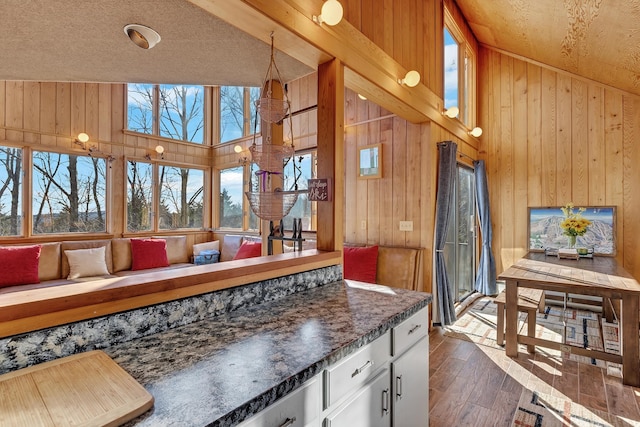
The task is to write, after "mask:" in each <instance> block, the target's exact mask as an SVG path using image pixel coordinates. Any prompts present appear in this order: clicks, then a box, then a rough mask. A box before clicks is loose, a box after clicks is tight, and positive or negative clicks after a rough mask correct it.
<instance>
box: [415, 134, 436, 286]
mask: <svg viewBox="0 0 640 427" xmlns="http://www.w3.org/2000/svg"><path fill="white" fill-rule="evenodd" d="M434 126H437V125H434V124H432V123H423V124H422V125H421V126H420V134H421V135H420V171H421V173H419V174H418V177H417V179H418V180H419V181H420V203H421V206H420V246H421V247H423V248H424V259H423V268H422V272H423V277H422V287H423V289H419V290H423V291H425V292H432V290H433V286H432V280H433V279H432V275H431V272H432V270H433V269H432V268H431V265H432V262H433V252H432V248H433V230H434V229H435V210H436V203H435V199H436V179H437V173H436V171H437V169H438V163H437V162H438V151H437V145H436V143H435V141H434V140H433V139H432V138H431V132H432V127H434Z"/></svg>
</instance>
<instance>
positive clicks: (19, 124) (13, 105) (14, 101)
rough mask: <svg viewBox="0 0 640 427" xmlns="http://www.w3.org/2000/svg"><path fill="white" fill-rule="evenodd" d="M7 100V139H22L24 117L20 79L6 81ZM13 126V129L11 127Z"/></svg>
mask: <svg viewBox="0 0 640 427" xmlns="http://www.w3.org/2000/svg"><path fill="white" fill-rule="evenodd" d="M6 91H7V95H6V96H7V101H6V108H7V111H6V116H5V117H6V118H5V122H6V126H7V127H8V128H10V129H7V132H6V135H7V139H8V140H9V141H22V138H23V133H22V131H18V130H13V129H22V128H23V127H24V126H23V117H24V83H23V82H21V81H15V80H14V81H7V88H6ZM11 128H13V129H11Z"/></svg>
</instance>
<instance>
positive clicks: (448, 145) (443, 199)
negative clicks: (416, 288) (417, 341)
mask: <svg viewBox="0 0 640 427" xmlns="http://www.w3.org/2000/svg"><path fill="white" fill-rule="evenodd" d="M457 148H458V145H457V144H456V143H455V142H451V141H446V142H441V143H439V144H438V157H439V163H438V188H437V193H436V229H435V236H434V237H435V246H436V253H435V273H436V300H437V302H438V315H439V317H440V323H441V324H442V325H443V326H444V325H450V324H452V323H453V322H455V321H456V311H455V308H454V306H453V303H454V296H453V290H452V289H451V284H450V283H449V276H448V275H447V267H446V263H445V259H444V245H445V243H446V240H447V228H448V227H449V220H450V217H451V215H450V211H451V197H453V188H454V185H455V182H456V150H457Z"/></svg>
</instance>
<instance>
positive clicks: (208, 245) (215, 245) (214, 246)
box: [193, 240, 220, 255]
mask: <svg viewBox="0 0 640 427" xmlns="http://www.w3.org/2000/svg"><path fill="white" fill-rule="evenodd" d="M210 250H215V251H219V250H220V240H214V241H213V242H205V243H198V244H195V245H193V254H194V255H200V252H202V251H210Z"/></svg>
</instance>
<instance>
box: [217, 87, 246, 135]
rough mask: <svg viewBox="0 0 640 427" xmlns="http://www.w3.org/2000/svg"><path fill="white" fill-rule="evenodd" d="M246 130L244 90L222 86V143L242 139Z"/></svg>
mask: <svg viewBox="0 0 640 427" xmlns="http://www.w3.org/2000/svg"><path fill="white" fill-rule="evenodd" d="M243 128H244V88H243V87H241V86H220V142H227V141H232V140H234V139H238V138H241V137H242V136H243V135H242V131H243Z"/></svg>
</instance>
